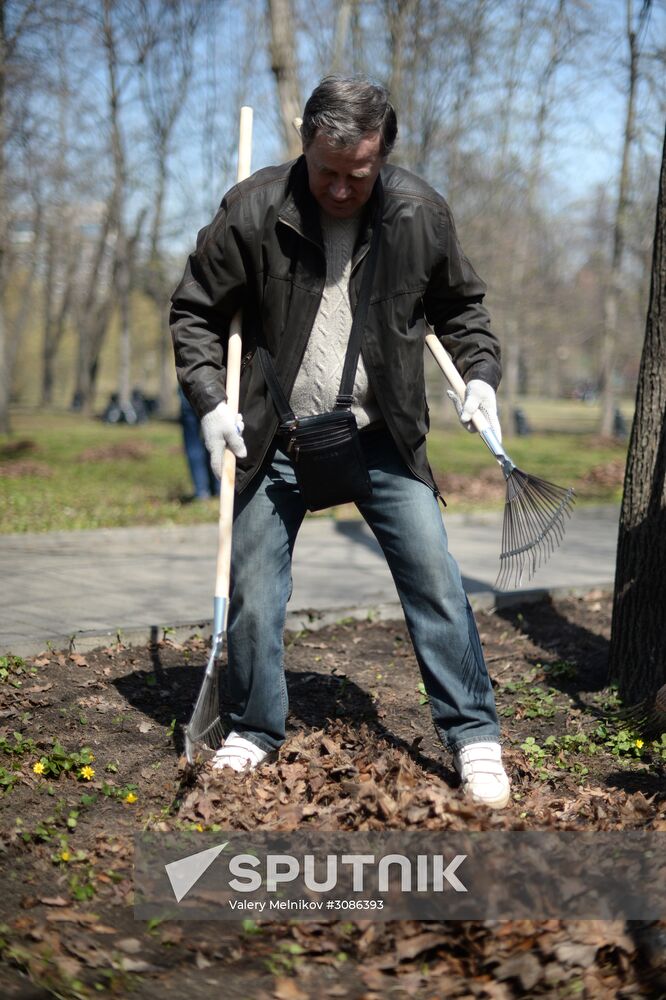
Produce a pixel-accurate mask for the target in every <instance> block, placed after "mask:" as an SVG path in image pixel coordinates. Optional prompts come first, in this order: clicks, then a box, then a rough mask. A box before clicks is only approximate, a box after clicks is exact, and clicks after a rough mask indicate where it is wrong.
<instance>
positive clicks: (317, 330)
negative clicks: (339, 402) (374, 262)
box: [290, 212, 381, 428]
mask: <svg viewBox="0 0 666 1000" xmlns="http://www.w3.org/2000/svg"><path fill="white" fill-rule="evenodd" d="M359 222H360V220H359V218H353V219H334V218H332V217H331V216H329V215H326V214H324V213H323V212H322V213H321V228H322V234H323V237H324V249H325V251H326V283H325V285H324V292H323V295H322V298H321V303H320V306H319V311H318V313H317V316H316V318H315V321H314V324H313V327H312V332H311V333H310V339H309V341H308V344H307V347H306V349H305V354H304V356H303V361H302V362H301V367H300V369H299V372H298V375H297V376H296V382H295V384H294V388H293V390H292V393H291V398H290V404H291V408H292V409H293V411H294V413H295V414H296V416H297V417H308V416H311V415H312V414H314V413H325V412H327V411H329V410H332V409H333V407H334V405H335V398H336V396H337V394H338V390H339V388H340V379H341V378H342V369H343V366H344V362H345V352H346V350H347V343H348V341H349V334H350V332H351V325H352V311H351V304H350V301H349V277H350V275H351V261H352V254H353V250H354V243H355V242H356V237H357V235H358V229H359ZM352 411H353V413H354V415H355V417H356V422H357V424H358V426H359V428H360V427H367V426H368V424H374V423H377V422H379V421H381V413H380V410H379V407H378V406H377V403H376V400H375V396H374V393H373V392H372V389H371V388H370V385H369V383H368V376H367V372H366V370H365V365H364V364H363V358H362V357H359V359H358V368H357V369H356V379H355V382H354V403H353V406H352Z"/></svg>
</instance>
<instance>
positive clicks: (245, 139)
mask: <svg viewBox="0 0 666 1000" xmlns="http://www.w3.org/2000/svg"><path fill="white" fill-rule="evenodd" d="M251 158H252V108H249V107H243V108H241V113H240V136H239V139H238V173H237V180H239V181H242V180H244V179H245V178H246V177H248V176H249V174H250V163H251ZM242 319H243V317H242V314H241V311H240V309H239V310H238V312H237V313H236V315H235V316H234V317H233V319H232V320H231V325H230V327H229V346H228V348H227V382H226V392H227V403H228V405H229V406H230V408H231V412H232V413H233V414H234V415H235V414H236V413H238V405H239V395H240V371H241V357H242V353H243V342H242V337H241V329H242ZM235 480H236V456H235V455H234V453H233V452H232V450H231V448H225V449H224V458H223V461H222V480H221V483H220V520H219V528H218V538H217V546H218V547H217V572H216V575H215V597H216V598H225V599H226V598H228V597H229V579H230V576H231V537H232V530H233V520H234V483H235ZM224 627H226V621H225V623H224Z"/></svg>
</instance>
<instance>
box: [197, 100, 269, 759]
mask: <svg viewBox="0 0 666 1000" xmlns="http://www.w3.org/2000/svg"><path fill="white" fill-rule="evenodd" d="M251 157H252V108H249V107H243V108H241V113H240V136H239V141H238V174H237V178H238V180H239V181H242V180H244V179H245V178H246V177H248V176H249V174H250V162H251ZM241 320H242V317H241V313H240V311H239V312H237V313H236V315H235V316H234V317H233V319H232V321H231V324H230V327H229V346H228V349H227V381H226V393H227V403H228V405H229V407H230V408H231V412H232V413H238V404H239V391H240V370H241V355H242V340H241ZM235 478H236V456H235V455H234V453H233V452H232V450H231V448H225V449H224V459H223V462H222V480H221V484H220V519H219V526H218V536H217V537H218V546H217V571H216V575H215V599H214V601H213V636H212V643H211V651H210V656H209V657H208V663H207V665H206V673H205V674H204V679H203V682H202V684H201V690H200V691H199V695H198V697H197V700H196V704H195V706H194V710H193V712H192V718H191V719H190V721H189V722H188V724H187V726H186V727H185V755H186V757H187V760H188V763H190V764H193V763H194V751H195V747H196V746H197V744H198V745H199V746H205V747H208V748H209V749H211V750H215V749H216V748H217V747H218V746H219V745H220V743H221V742H222V739H223V737H224V729H223V726H222V720H221V719H220V674H219V669H218V665H217V661H218V659H219V656H220V654H221V652H222V647H223V645H224V635H225V632H226V629H227V615H228V611H229V579H230V576H231V538H232V529H233V516H234V482H235Z"/></svg>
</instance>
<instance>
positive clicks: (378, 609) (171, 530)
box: [0, 507, 618, 656]
mask: <svg viewBox="0 0 666 1000" xmlns="http://www.w3.org/2000/svg"><path fill="white" fill-rule="evenodd" d="M445 522H446V526H447V531H448V534H449V544H450V547H451V551H452V552H453V554H454V556H455V557H456V558H457V560H458V562H459V564H460V567H461V569H462V572H463V576H464V580H465V585H466V588H467V591H468V593H469V595H470V599H471V601H472V604H473V605H475V606H477V607H481V606H485V607H488V606H492V605H493V604H496V603H497V604H499V603H503V604H506V603H512V602H516V601H517V600H525V599H534V598H535V597H537V596H539V595H540V594H543V593H544V592H550V593H554V592H571V591H574V592H575V591H582V590H587V589H590V588H592V587H610V586H612V580H613V575H614V570H615V547H616V540H617V524H618V510H617V508H615V507H595V508H591V507H586V508H580V509H578V510H576V511H575V512H574V514H573V517H572V518H571V520H570V521H569V523H568V528H567V533H566V537H565V540H564V543H563V545H562V546H561V548H560V549H559V550H558V551H557V552H556V553H555V555H554V556H553V557H552V558H551V560H550V561H549V563H547V565H546V566H545V567H543V568H542V569H541V570H540V571H539V573H538V574H537V575H536V577H535V578H534V580H533V581H530V582H529V583H527V582H526V583H525V584H524V587H525V588H526V589H525V590H522V591H520V592H518V593H517V592H513V593H509V594H502V595H498V594H496V593H495V592H494V591H493V581H494V580H495V577H496V575H497V569H498V556H499V548H500V536H501V515H500V514H488V515H482V514H477V515H469V516H466V515H462V514H450V515H446V517H445ZM216 534H217V525H216V524H210V525H199V526H197V527H187V528H185V527H164V528H109V529H103V530H99V531H78V532H54V533H51V534H41V535H40V534H32V535H27V534H26V535H0V565H1V566H2V584H3V586H2V596H1V597H0V654H3V653H5V652H8V651H12V652H14V653H16V654H17V655H24V656H28V655H31V654H34V653H37V652H40V651H41V650H42V649H44V648H45V646H46V643H47V641H48V642H51V643H53V644H54V646H55V647H56V648H62V647H66V646H67V645H68V644H69V643H70V641H72V640H73V642H74V644H75V646H76V648H77V649H79V650H81V649H90V648H93V647H94V646H96V645H100V643H103V642H105V641H107V639H108V638H114V637H115V636H116V635H117V633H118V632H121V633H122V635H123V637H124V639H125V641H130V642H135V643H142V642H146V641H147V640H148V639H149V637H150V636H151V634H152V635H153V636H155V635H156V634H158V635H161V632H162V629H163V628H164V627H166V626H170V627H177V628H178V629H179V631H180V630H181V629H187V630H189V631H190V632H191V631H192V626H194V625H196V626H201V628H205V627H206V626H208V625H209V622H210V618H211V617H212V605H213V582H214V572H215V552H216ZM370 609H372V610H373V611H374V612H375V613H376V614H377V615H379V616H383V617H387V616H392V617H396V615H399V614H400V611H399V607H398V598H397V594H396V591H395V587H394V585H393V581H392V580H391V577H390V575H389V573H388V570H387V568H386V564H385V562H384V558H383V556H382V554H381V551H380V550H379V547H378V546H377V544H376V542H375V540H374V538H373V536H372V534H371V533H370V531H369V530H368V529H367V527H366V526H365V524H364V523H363V522H361V521H358V522H357V521H342V522H335V521H332V520H329V519H328V518H316V519H309V520H307V521H306V522H305V523H304V525H303V528H302V530H301V533H300V535H299V538H298V542H297V544H296V552H295V558H294V592H293V595H292V599H291V601H290V604H289V619H288V622H287V625H288V627H291V628H298V627H302V626H303V625H305V624H316V623H317V622H319V623H321V622H325V621H327V620H329V621H330V620H335V619H337V618H341V617H345V616H348V615H353V616H356V617H359V616H363V617H365V616H367V614H368V611H369V610H370Z"/></svg>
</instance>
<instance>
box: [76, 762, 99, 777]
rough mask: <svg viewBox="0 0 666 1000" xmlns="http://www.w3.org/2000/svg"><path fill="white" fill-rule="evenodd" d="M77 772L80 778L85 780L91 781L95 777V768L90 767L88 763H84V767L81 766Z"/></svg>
mask: <svg viewBox="0 0 666 1000" xmlns="http://www.w3.org/2000/svg"><path fill="white" fill-rule="evenodd" d="M79 774H80V776H81V777H82V778H85V779H86V781H91V780H92V779H93V778H94V777H95V768H94V767H90V765H89V764H86V766H85V767H82V768H81V770H80V771H79Z"/></svg>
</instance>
